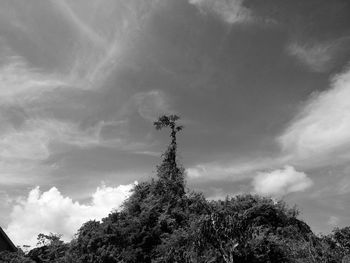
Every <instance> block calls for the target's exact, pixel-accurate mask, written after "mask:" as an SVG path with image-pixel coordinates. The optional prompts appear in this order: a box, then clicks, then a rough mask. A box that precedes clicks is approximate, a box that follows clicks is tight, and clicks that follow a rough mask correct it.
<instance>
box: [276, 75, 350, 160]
mask: <svg viewBox="0 0 350 263" xmlns="http://www.w3.org/2000/svg"><path fill="white" fill-rule="evenodd" d="M349 130H350V70H348V71H346V72H344V73H342V74H339V75H337V76H335V77H334V78H333V80H332V82H331V89H329V90H327V91H324V92H321V93H319V94H317V95H314V96H313V97H312V98H311V99H310V100H309V101H308V102H307V104H306V106H305V107H304V108H303V110H302V111H301V113H300V114H299V115H298V116H297V117H296V118H295V120H294V121H293V122H292V123H291V124H290V125H289V126H288V127H287V129H286V130H285V131H284V133H283V134H282V135H281V136H280V137H279V138H278V142H279V143H280V144H281V146H282V149H283V151H284V152H285V153H286V154H287V155H290V157H291V158H293V159H294V160H296V161H305V160H306V161H307V162H308V163H309V164H313V163H316V162H317V163H321V162H322V163H323V164H327V163H330V162H333V161H341V160H348V159H349V158H350V133H349Z"/></svg>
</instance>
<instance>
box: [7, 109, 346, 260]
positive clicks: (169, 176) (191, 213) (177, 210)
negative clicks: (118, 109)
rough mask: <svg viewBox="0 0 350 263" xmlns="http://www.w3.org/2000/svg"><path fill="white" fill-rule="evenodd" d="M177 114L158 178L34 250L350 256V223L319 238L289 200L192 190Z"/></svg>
mask: <svg viewBox="0 0 350 263" xmlns="http://www.w3.org/2000/svg"><path fill="white" fill-rule="evenodd" d="M178 120H179V117H178V116H176V115H170V116H162V117H160V118H159V119H158V120H157V121H156V122H155V123H154V125H155V127H156V129H157V130H160V129H163V128H170V137H171V142H170V144H169V146H168V148H167V150H166V151H165V153H164V154H163V156H162V157H163V159H162V162H161V164H160V165H159V166H158V167H157V178H155V179H152V180H150V181H148V182H143V183H140V184H138V185H136V186H135V188H134V189H133V194H132V195H131V196H130V197H129V199H128V200H126V201H125V203H124V204H123V207H122V210H121V211H119V212H118V211H114V212H112V213H111V214H109V215H108V216H107V217H106V218H104V219H103V220H102V222H97V221H88V222H86V223H85V224H84V225H83V226H82V227H81V228H80V229H79V231H78V233H77V235H76V237H75V238H74V240H72V241H71V242H70V243H69V244H65V243H63V242H62V241H61V240H60V236H57V235H54V234H50V235H43V234H40V235H39V237H38V240H39V243H40V245H41V247H39V248H35V249H33V250H31V251H30V252H29V253H28V255H27V257H29V258H31V259H33V260H34V261H35V262H70V263H73V262H75V263H89V262H91V263H92V262H93V263H136V262H143V263H151V262H152V263H165V262H169V263H180V262H181V263H182V262H184V263H186V262H188V263H190V262H191V263H204V262H208V263H209V262H215V263H234V262H235V263H236V262H239V263H248V262H249V263H258V262H267V263H268V262H270V263H274V262H276V263H277V262H282V263H283V262H296V263H306V262H328V263H331V262H341V261H342V260H344V258H345V257H346V256H347V255H349V250H350V245H349V244H350V228H344V229H336V230H334V231H333V233H332V234H330V235H328V236H321V237H318V236H316V235H315V234H313V233H312V231H311V230H310V228H309V226H308V225H307V224H306V223H304V222H303V221H301V220H299V219H298V211H297V210H296V209H295V208H289V207H288V206H287V205H286V204H285V203H284V202H275V201H273V200H272V199H270V198H264V197H260V196H257V195H240V196H236V197H233V198H226V200H221V201H207V200H206V199H205V198H204V197H203V195H202V194H200V193H195V192H191V191H188V190H186V184H185V180H184V169H183V168H182V167H181V166H179V165H178V162H177V141H176V139H177V138H176V136H177V133H178V132H180V131H181V130H182V128H183V127H182V126H180V125H178V124H177V121H178ZM8 262H12V261H8ZM13 262H19V261H13ZM23 262H26V261H23ZM27 262H31V261H27Z"/></svg>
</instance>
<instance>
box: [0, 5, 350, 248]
mask: <svg viewBox="0 0 350 263" xmlns="http://www.w3.org/2000/svg"><path fill="white" fill-rule="evenodd" d="M349 14H350V3H349V1H348V0H333V1H329V0H308V1H304V0H264V1H260V0H142V1H140V0H128V1H124V0H99V1H93V0H91V1H90V0H89V1H87V0H74V1H73V0H72V1H68V0H66V1H64V0H33V1H30V3H29V1H20V0H3V1H1V2H0V120H1V127H0V208H1V213H0V225H1V226H2V227H3V228H4V229H5V231H6V232H7V233H8V235H9V236H10V237H11V238H12V239H13V241H14V242H15V243H16V244H17V245H23V244H35V239H36V235H37V234H38V233H39V232H46V233H48V232H56V233H61V234H63V237H64V239H65V240H69V238H70V237H71V236H72V234H74V233H75V231H76V230H77V228H78V227H79V226H80V225H81V224H82V223H83V222H85V221H87V220H88V219H100V218H102V217H104V216H106V215H107V214H108V212H109V211H111V210H112V209H116V208H118V206H119V205H120V204H121V202H122V200H124V198H125V197H126V196H128V194H129V190H130V189H131V188H132V186H133V184H135V183H136V182H140V181H143V180H147V179H149V178H151V177H152V176H154V171H155V166H156V165H157V163H159V161H160V155H161V152H162V151H163V150H164V149H165V147H166V145H167V143H168V141H169V140H168V134H167V133H166V132H165V131H161V132H159V131H155V130H154V128H153V126H152V121H154V120H155V119H156V118H157V117H158V116H159V115H162V114H168V113H176V114H178V115H180V116H181V117H182V123H183V124H184V125H185V129H184V131H183V132H182V134H181V136H180V138H179V147H180V152H179V155H180V158H179V159H180V161H181V162H182V164H183V165H184V167H185V168H186V172H187V182H188V185H189V187H190V188H191V189H195V190H198V191H202V192H203V193H204V194H205V196H206V197H208V198H211V199H220V198H224V197H225V196H226V195H235V194H239V193H258V194H261V195H266V196H272V197H274V198H282V199H284V200H285V201H287V202H288V203H289V204H290V205H294V204H296V205H297V207H298V208H299V209H300V211H301V218H302V219H304V220H305V221H306V222H307V223H308V224H309V225H311V227H312V229H313V230H314V231H315V232H316V233H319V232H323V233H327V232H329V231H330V230H331V229H332V228H334V227H335V226H340V227H342V226H345V225H350V212H349V205H347V203H349V201H350V177H349V173H350V165H349V161H350V66H349V61H350V16H349Z"/></svg>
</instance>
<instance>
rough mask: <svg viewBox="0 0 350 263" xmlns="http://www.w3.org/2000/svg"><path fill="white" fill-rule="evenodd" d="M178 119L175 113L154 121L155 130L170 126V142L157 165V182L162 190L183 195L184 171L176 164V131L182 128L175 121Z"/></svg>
mask: <svg viewBox="0 0 350 263" xmlns="http://www.w3.org/2000/svg"><path fill="white" fill-rule="evenodd" d="M179 119H180V117H179V116H177V115H169V116H167V115H163V116H161V117H159V119H158V120H157V121H155V122H154V126H155V127H156V129H157V130H161V129H163V128H170V138H171V142H170V144H169V146H168V149H167V150H166V151H165V153H164V154H163V161H162V163H161V165H160V166H158V169H157V170H158V171H157V175H158V177H159V178H160V181H159V183H160V184H161V186H162V187H163V190H165V191H167V190H170V192H171V193H176V194H178V195H183V194H184V193H185V183H184V171H183V168H182V167H179V166H178V164H177V161H176V159H177V141H176V139H177V137H176V135H177V133H178V132H179V131H181V130H182V129H183V126H182V125H178V124H177V121H178V120H179Z"/></svg>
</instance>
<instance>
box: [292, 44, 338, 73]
mask: <svg viewBox="0 0 350 263" xmlns="http://www.w3.org/2000/svg"><path fill="white" fill-rule="evenodd" d="M337 50H338V46H337V43H336V42H322V43H308V44H301V43H298V42H293V43H291V44H290V45H288V47H287V52H288V53H289V54H290V55H292V56H295V57H296V58H297V59H298V60H299V61H300V62H301V63H302V64H303V65H305V66H306V67H308V68H309V69H310V70H312V71H315V72H327V71H329V70H330V69H331V68H332V66H333V62H334V56H335V54H336V52H337Z"/></svg>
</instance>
